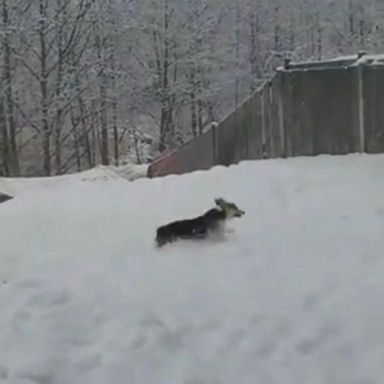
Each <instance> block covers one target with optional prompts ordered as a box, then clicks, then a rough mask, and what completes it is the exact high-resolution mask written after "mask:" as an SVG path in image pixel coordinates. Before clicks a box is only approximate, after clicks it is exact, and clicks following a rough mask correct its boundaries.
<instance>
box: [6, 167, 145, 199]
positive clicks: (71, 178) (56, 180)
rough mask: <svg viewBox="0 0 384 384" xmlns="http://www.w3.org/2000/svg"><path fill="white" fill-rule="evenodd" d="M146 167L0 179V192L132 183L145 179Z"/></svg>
mask: <svg viewBox="0 0 384 384" xmlns="http://www.w3.org/2000/svg"><path fill="white" fill-rule="evenodd" d="M147 169H148V166H147V165H146V164H142V165H137V164H127V165H124V166H119V167H115V166H113V165H110V166H104V165H98V166H97V167H95V168H92V169H89V170H87V171H83V172H78V173H74V174H69V175H62V176H55V177H29V178H5V177H0V192H3V193H7V194H10V195H12V196H17V195H20V194H25V193H27V194H28V193H30V190H31V189H39V190H40V189H49V190H51V189H61V188H62V187H63V186H68V185H69V184H72V185H77V184H79V182H92V183H93V182H98V183H99V182H108V181H109V180H115V179H119V178H122V179H124V180H127V181H134V180H137V179H140V178H143V177H147Z"/></svg>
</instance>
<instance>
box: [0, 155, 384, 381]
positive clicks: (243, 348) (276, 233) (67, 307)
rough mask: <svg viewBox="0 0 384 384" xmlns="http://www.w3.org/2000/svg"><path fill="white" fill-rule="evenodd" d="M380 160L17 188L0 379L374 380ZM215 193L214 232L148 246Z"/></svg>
mask: <svg viewBox="0 0 384 384" xmlns="http://www.w3.org/2000/svg"><path fill="white" fill-rule="evenodd" d="M383 169H384V156H382V155H377V156H368V155H362V156H359V155H348V156H343V157H331V156H320V157H317V158H296V159H289V160H268V161H259V162H243V163H241V164H240V165H237V166H232V167H230V168H228V169H227V168H223V167H217V168H215V169H213V170H212V171H209V172H195V173H193V174H190V175H184V176H169V177H165V178H159V179H154V180H149V179H141V180H137V181H135V182H134V183H127V182H126V181H125V180H122V179H120V178H117V179H110V180H105V181H104V182H97V183H84V182H81V180H78V179H71V178H70V177H69V178H68V179H67V180H68V182H67V183H65V182H60V186H59V187H57V188H48V189H47V188H42V187H41V186H39V185H37V184H35V185H33V186H29V190H28V194H22V195H19V196H18V197H17V198H15V199H13V200H10V201H9V202H7V204H3V205H1V206H0V282H1V284H0V383H7V384H21V383H23V384H27V383H28V384H33V383H39V384H88V383H89V384H107V383H114V384H123V383H124V384H126V383H129V384H163V383H164V384H219V383H220V384H233V383H241V384H247V383H249V384H255V383H263V384H266V383H270V384H297V383H311V384H320V383H321V384H322V383H329V384H333V383H334V384H347V383H349V384H357V383H367V384H368V383H370V384H381V383H382V376H383V375H382V370H383V363H384V321H383V319H384V301H383V297H384V259H383V249H384V236H383V230H384V194H383V191H384V177H383ZM217 196H224V197H226V198H228V199H229V200H233V201H235V202H236V203H237V204H238V205H239V207H241V208H243V209H244V210H245V211H246V215H245V216H244V217H243V218H241V219H239V220H237V221H235V222H233V224H232V227H233V228H234V229H235V232H234V233H231V234H228V238H227V240H226V241H221V242H220V241H202V242H188V241H185V242H179V243H176V244H174V245H170V246H166V247H164V248H163V249H161V250H157V249H156V248H155V247H154V241H153V240H154V231H155V228H156V227H157V226H158V225H161V224H163V223H165V222H167V221H169V220H173V219H178V218H183V217H188V216H194V215H196V214H199V213H201V212H202V211H204V210H205V209H207V208H209V207H211V206H212V204H213V199H214V198H215V197H217Z"/></svg>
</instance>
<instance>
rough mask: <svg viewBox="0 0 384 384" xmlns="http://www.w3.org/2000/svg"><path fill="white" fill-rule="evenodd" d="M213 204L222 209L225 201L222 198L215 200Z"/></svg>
mask: <svg viewBox="0 0 384 384" xmlns="http://www.w3.org/2000/svg"><path fill="white" fill-rule="evenodd" d="M215 203H216V205H217V206H218V207H220V208H223V207H224V205H225V200H224V199H223V198H222V197H219V198H217V199H215Z"/></svg>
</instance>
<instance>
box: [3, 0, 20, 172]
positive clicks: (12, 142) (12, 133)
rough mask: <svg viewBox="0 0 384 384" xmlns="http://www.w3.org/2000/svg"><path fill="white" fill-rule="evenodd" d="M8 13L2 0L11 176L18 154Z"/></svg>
mask: <svg viewBox="0 0 384 384" xmlns="http://www.w3.org/2000/svg"><path fill="white" fill-rule="evenodd" d="M9 27H10V26H9V13H8V4H7V0H3V28H4V33H3V49H4V53H3V58H4V69H3V70H4V73H3V79H4V87H5V107H6V108H5V115H6V121H7V124H8V130H9V155H10V156H9V157H10V162H9V168H10V173H11V174H12V175H13V176H19V175H20V165H19V156H18V150H17V143H16V123H15V114H14V100H13V84H12V69H11V65H12V64H11V46H10V30H9Z"/></svg>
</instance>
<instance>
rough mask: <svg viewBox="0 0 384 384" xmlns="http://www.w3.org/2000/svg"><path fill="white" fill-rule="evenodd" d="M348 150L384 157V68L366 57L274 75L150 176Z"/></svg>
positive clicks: (168, 156)
mask: <svg viewBox="0 0 384 384" xmlns="http://www.w3.org/2000/svg"><path fill="white" fill-rule="evenodd" d="M351 152H368V153H377V152H384V62H382V61H381V60H378V59H376V60H374V59H372V58H370V57H369V56H364V57H363V58H359V59H356V60H353V59H349V60H346V59H343V60H340V61H330V62H322V63H309V64H296V65H295V64H293V65H289V66H287V67H286V68H284V69H280V70H278V71H277V72H276V74H275V76H274V78H273V79H272V80H271V81H268V82H267V83H265V85H264V86H263V87H262V88H261V89H260V90H258V91H257V92H256V93H255V94H254V95H252V96H251V97H250V98H249V99H247V100H246V101H245V102H244V103H243V104H242V105H240V106H239V108H237V109H236V110H235V111H234V112H233V113H231V114H230V115H229V116H228V117H227V118H225V119H224V120H223V121H222V122H220V123H219V124H218V125H217V126H216V127H212V128H211V129H210V130H209V131H208V132H206V133H204V134H203V135H202V136H199V137H197V138H195V139H193V140H191V141H190V142H188V143H186V144H184V145H182V146H181V147H179V148H178V149H177V150H175V151H174V152H171V153H169V154H166V155H164V156H162V157H161V158H159V159H156V160H155V161H154V162H153V163H152V164H151V165H150V167H149V172H148V174H149V176H150V177H156V176H164V175H168V174H180V173H185V172H191V171H194V170H198V169H208V168H210V167H212V166H214V165H230V164H233V163H237V162H239V161H240V160H246V159H260V158H276V157H292V156H302V155H318V154H347V153H351Z"/></svg>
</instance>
